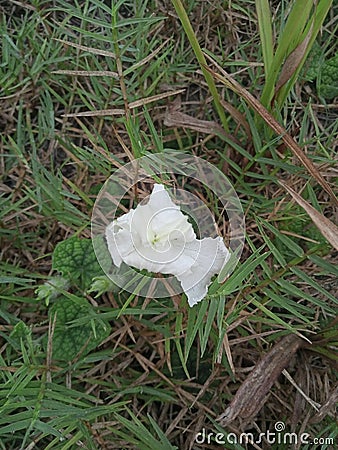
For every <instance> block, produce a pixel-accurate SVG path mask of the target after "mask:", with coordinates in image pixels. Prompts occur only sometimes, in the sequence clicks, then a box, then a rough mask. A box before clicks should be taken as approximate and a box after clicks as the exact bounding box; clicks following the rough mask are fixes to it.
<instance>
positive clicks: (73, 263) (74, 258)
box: [53, 237, 103, 289]
mask: <svg viewBox="0 0 338 450" xmlns="http://www.w3.org/2000/svg"><path fill="white" fill-rule="evenodd" d="M53 269H54V270H58V271H59V272H61V273H62V275H63V276H64V277H66V278H68V279H69V280H70V281H71V282H72V283H79V284H80V286H79V287H80V288H81V289H86V288H88V287H89V286H90V285H91V283H92V280H93V278H94V277H98V276H100V275H103V271H102V269H101V266H100V264H99V263H98V261H97V258H96V255H95V252H94V249H93V245H92V241H91V240H90V239H81V238H78V237H71V238H70V239H67V240H65V241H63V242H60V243H58V244H57V246H56V247H55V250H54V252H53Z"/></svg>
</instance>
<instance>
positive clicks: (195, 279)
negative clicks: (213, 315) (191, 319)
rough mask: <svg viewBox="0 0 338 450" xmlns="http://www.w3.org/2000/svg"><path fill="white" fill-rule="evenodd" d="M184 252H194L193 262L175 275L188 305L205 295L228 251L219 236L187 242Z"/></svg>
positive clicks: (228, 255)
mask: <svg viewBox="0 0 338 450" xmlns="http://www.w3.org/2000/svg"><path fill="white" fill-rule="evenodd" d="M198 246H199V247H198ZM184 253H188V254H189V253H190V255H193V254H195V262H194V264H193V265H192V266H191V267H190V269H188V270H186V271H185V272H183V273H180V274H177V275H176V277H177V279H178V280H179V281H180V282H181V285H182V288H183V290H184V292H185V293H186V295H187V297H188V303H189V305H190V306H194V305H195V304H196V303H198V302H200V301H201V300H202V299H203V298H204V297H205V296H206V294H207V292H208V286H209V284H210V282H211V278H212V277H213V276H214V275H215V274H216V273H219V272H220V271H221V269H222V267H223V266H224V265H225V263H226V262H227V261H228V259H229V257H230V253H229V250H228V249H227V248H226V246H225V245H224V242H223V239H222V238H221V237H217V238H216V239H213V238H205V239H202V240H201V241H198V240H196V241H195V242H193V243H189V244H187V246H186V248H185V251H184Z"/></svg>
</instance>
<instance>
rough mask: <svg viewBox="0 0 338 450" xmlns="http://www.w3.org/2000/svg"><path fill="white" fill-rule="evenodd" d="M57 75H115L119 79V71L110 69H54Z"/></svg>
mask: <svg viewBox="0 0 338 450" xmlns="http://www.w3.org/2000/svg"><path fill="white" fill-rule="evenodd" d="M52 73H55V74H56V75H79V76H83V77H103V76H107V77H113V78H116V79H118V78H119V76H118V73H117V72H112V71H110V70H53V72H52Z"/></svg>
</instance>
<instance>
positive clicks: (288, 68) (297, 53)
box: [272, 23, 313, 102]
mask: <svg viewBox="0 0 338 450" xmlns="http://www.w3.org/2000/svg"><path fill="white" fill-rule="evenodd" d="M312 29H313V23H312V25H311V27H310V28H309V31H308V33H307V35H306V36H305V38H304V39H303V41H302V42H301V43H300V44H299V45H298V46H297V47H296V48H295V49H294V50H293V51H292V52H291V53H290V55H289V56H288V57H287V58H286V60H285V62H284V64H283V67H282V70H281V73H280V75H279V79H278V82H277V84H276V87H275V94H274V99H275V98H276V96H277V94H278V92H279V90H280V89H281V88H282V87H283V86H284V84H285V83H287V82H288V81H289V80H290V78H291V77H292V75H293V74H294V73H295V72H296V70H297V69H298V66H299V64H300V63H301V61H302V59H303V58H304V55H305V53H306V50H307V47H308V44H309V41H310V39H311V36H312ZM272 102H273V101H272Z"/></svg>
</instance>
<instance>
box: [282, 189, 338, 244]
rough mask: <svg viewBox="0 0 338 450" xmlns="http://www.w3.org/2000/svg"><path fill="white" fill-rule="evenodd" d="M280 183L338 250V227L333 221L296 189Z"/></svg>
mask: <svg viewBox="0 0 338 450" xmlns="http://www.w3.org/2000/svg"><path fill="white" fill-rule="evenodd" d="M279 184H280V185H281V186H283V188H284V189H285V190H286V191H288V193H289V194H290V195H291V196H292V198H293V199H294V200H295V201H296V202H297V203H298V205H299V206H301V207H302V208H303V209H304V211H305V212H306V213H307V214H308V215H309V216H310V218H311V220H312V222H313V223H314V224H315V225H316V227H317V228H318V230H319V231H320V232H321V234H322V235H323V236H324V237H325V238H326V239H327V240H328V241H329V242H330V244H331V245H332V246H333V247H334V248H335V249H336V250H338V227H337V226H336V225H335V224H334V223H333V222H331V220H329V219H328V218H327V217H325V216H324V215H323V214H321V213H320V212H318V211H317V210H316V209H315V208H314V207H313V206H311V205H310V203H308V202H307V201H306V200H304V199H303V197H301V196H300V195H299V194H297V192H296V191H294V190H293V189H292V188H290V186H287V185H286V184H285V183H283V182H282V181H279Z"/></svg>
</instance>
